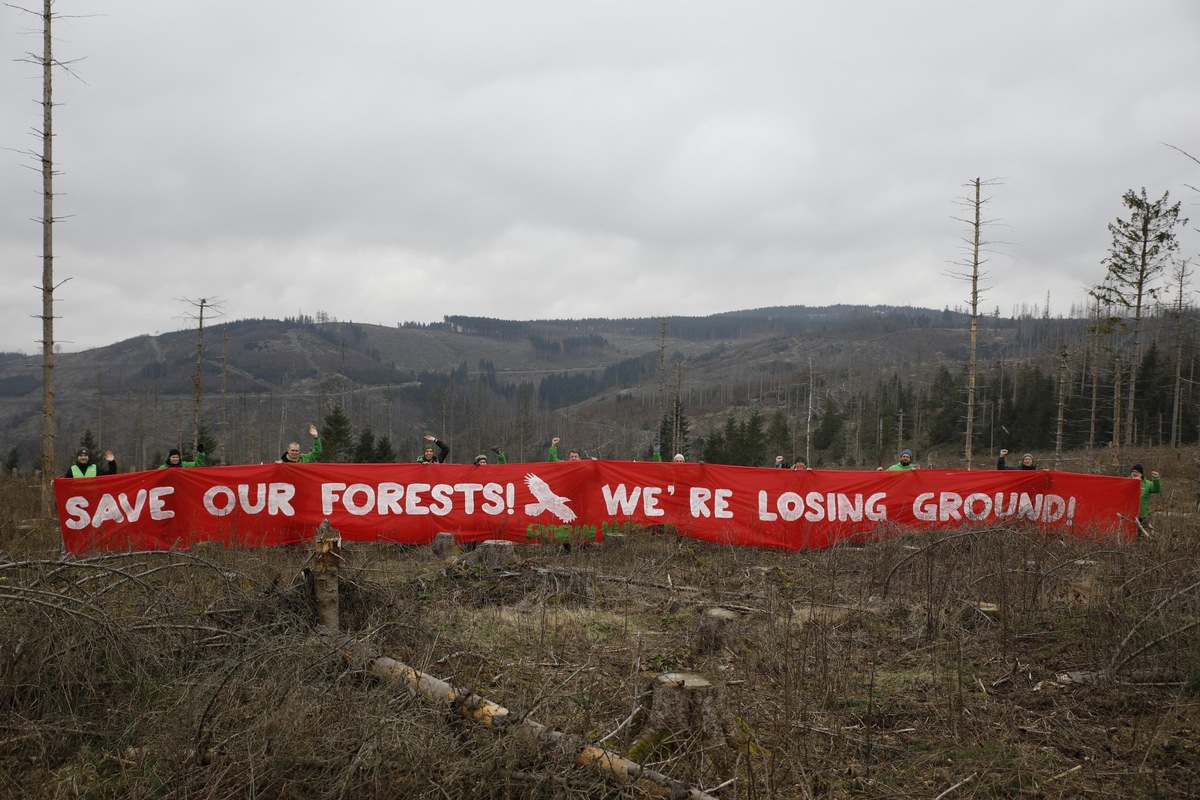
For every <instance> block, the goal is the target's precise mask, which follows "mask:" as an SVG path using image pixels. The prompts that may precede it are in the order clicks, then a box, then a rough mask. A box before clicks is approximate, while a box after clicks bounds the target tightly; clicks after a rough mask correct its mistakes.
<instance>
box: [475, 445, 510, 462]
mask: <svg viewBox="0 0 1200 800" xmlns="http://www.w3.org/2000/svg"><path fill="white" fill-rule="evenodd" d="M492 452H493V453H495V454H496V463H497V464H507V463H508V459H507V458H505V457H504V451H503V450H501V449H500V448H499V447H493V448H492ZM486 463H488V457H487V453H480V454H479V455H477V456H475V466H477V467H482V466H483V465H484V464H486Z"/></svg>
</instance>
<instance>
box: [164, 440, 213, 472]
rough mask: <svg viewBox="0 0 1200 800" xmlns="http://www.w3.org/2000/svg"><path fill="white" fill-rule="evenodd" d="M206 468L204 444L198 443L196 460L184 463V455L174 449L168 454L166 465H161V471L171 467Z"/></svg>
mask: <svg viewBox="0 0 1200 800" xmlns="http://www.w3.org/2000/svg"><path fill="white" fill-rule="evenodd" d="M203 466H204V442H196V460H195V461H184V460H183V454H182V453H180V452H179V451H178V450H177V449H175V448H174V447H172V448H171V452H169V453H167V460H166V462H165V463H162V464H159V465H158V468H159V469H167V468H169V467H203Z"/></svg>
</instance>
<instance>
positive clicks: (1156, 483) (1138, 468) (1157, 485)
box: [1129, 464, 1162, 536]
mask: <svg viewBox="0 0 1200 800" xmlns="http://www.w3.org/2000/svg"><path fill="white" fill-rule="evenodd" d="M1129 477H1131V478H1137V479H1138V480H1139V481H1141V482H1142V504H1141V505H1140V506H1139V507H1138V518H1137V523H1138V536H1141V535H1142V534H1143V533H1146V534H1148V533H1150V531H1151V529H1152V528H1153V526H1152V525H1151V524H1150V495H1152V494H1159V493H1160V492H1162V480H1161V478H1159V475H1158V472H1157V471H1154V472H1151V473H1150V477H1149V478H1147V477H1146V471H1145V470H1144V469H1142V465H1141V464H1134V465H1133V468H1132V469H1130V470H1129Z"/></svg>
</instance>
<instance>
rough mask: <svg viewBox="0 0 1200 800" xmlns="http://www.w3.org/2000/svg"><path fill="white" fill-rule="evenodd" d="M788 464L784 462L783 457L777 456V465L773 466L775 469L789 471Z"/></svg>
mask: <svg viewBox="0 0 1200 800" xmlns="http://www.w3.org/2000/svg"><path fill="white" fill-rule="evenodd" d="M787 466H788V465H787V462H786V461H784V460H783V456H775V463H774V464H772V465H771V467H772V468H773V469H787Z"/></svg>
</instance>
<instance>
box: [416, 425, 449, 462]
mask: <svg viewBox="0 0 1200 800" xmlns="http://www.w3.org/2000/svg"><path fill="white" fill-rule="evenodd" d="M425 441H427V442H430V443H431V444H427V445H425V448H424V449H423V450H422V451H421V457H420V458H418V459H417V463H418V464H441V463H442V462H444V461H445V460H446V456H448V455H450V446H449V445H447V444H446V443H445V442H443V441H442V440H441V439H439V438H438V437H436V436H434V435H433V434H432V433H427V434H425ZM434 445H437V449H438V453H437V455H436V456H435V455H434V454H433V446H434Z"/></svg>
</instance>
